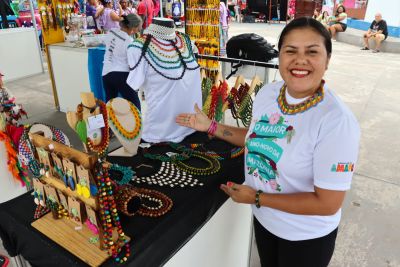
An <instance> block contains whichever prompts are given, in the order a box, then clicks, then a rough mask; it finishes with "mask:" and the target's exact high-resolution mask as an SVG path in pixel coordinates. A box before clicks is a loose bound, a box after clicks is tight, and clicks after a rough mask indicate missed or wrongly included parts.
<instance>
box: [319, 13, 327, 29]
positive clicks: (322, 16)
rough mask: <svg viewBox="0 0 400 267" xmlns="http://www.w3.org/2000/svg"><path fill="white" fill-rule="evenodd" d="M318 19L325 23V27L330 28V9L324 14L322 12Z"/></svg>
mask: <svg viewBox="0 0 400 267" xmlns="http://www.w3.org/2000/svg"><path fill="white" fill-rule="evenodd" d="M316 20H317V21H319V22H321V24H322V25H324V27H325V28H326V29H329V13H328V11H324V12H322V14H320V15H319V16H318V17H317V18H316Z"/></svg>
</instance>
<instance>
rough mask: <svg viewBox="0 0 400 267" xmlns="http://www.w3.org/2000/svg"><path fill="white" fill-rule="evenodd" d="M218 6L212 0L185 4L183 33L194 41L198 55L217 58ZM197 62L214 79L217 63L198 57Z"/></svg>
mask: <svg viewBox="0 0 400 267" xmlns="http://www.w3.org/2000/svg"><path fill="white" fill-rule="evenodd" d="M219 5H220V3H219V1H214V0H190V1H188V2H185V6H186V14H185V19H186V21H185V32H186V33H187V34H188V35H190V37H191V39H193V40H194V41H195V44H196V46H197V48H198V50H199V55H213V56H219V52H220V51H219V49H220V41H221V40H220V27H221V26H220V23H219V19H220V11H219ZM198 62H199V65H200V66H201V68H203V69H206V70H207V71H211V72H209V73H208V74H209V77H211V78H214V77H215V72H214V71H218V70H219V62H218V61H216V60H205V59H201V57H200V59H199V60H198ZM213 72H214V73H213ZM203 103H204V102H203Z"/></svg>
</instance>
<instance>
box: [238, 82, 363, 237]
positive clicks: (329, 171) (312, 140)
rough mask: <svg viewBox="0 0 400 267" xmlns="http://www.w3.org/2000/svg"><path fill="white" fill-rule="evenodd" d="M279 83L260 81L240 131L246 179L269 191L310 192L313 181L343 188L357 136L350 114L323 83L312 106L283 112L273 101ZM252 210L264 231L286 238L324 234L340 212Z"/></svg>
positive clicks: (346, 185)
mask: <svg viewBox="0 0 400 267" xmlns="http://www.w3.org/2000/svg"><path fill="white" fill-rule="evenodd" d="M282 85H283V82H277V83H273V84H269V85H267V86H265V87H264V88H262V89H261V90H260V92H259V93H258V95H257V97H256V99H255V101H254V106H253V120H252V123H251V125H250V127H249V132H248V134H247V136H246V149H245V151H246V154H245V155H246V157H245V174H246V184H247V185H249V186H251V187H252V188H254V189H256V190H262V191H263V192H266V193H270V194H291V193H298V192H314V186H316V187H319V188H323V189H328V190H338V191H346V190H348V189H349V188H350V184H351V179H352V176H353V172H354V166H355V163H356V161H357V156H358V148H359V140H360V130H359V126H358V122H357V120H356V118H355V117H354V115H353V114H352V112H351V111H350V110H349V109H348V108H347V107H346V106H345V105H344V104H343V102H342V101H341V100H340V99H339V98H338V97H337V96H336V95H335V94H334V93H333V92H332V91H330V90H329V89H328V88H327V87H326V86H324V92H325V94H324V98H323V100H322V101H321V102H320V103H319V104H318V105H317V106H315V107H313V108H310V109H308V110H307V111H305V112H303V113H298V114H294V115H284V114H283V113H282V112H281V110H280V108H279V106H278V102H277V98H278V95H279V91H280V89H281V87H282ZM288 101H290V102H294V101H296V100H295V99H293V98H290V97H289V99H288ZM293 104H295V103H293ZM252 209H253V213H254V216H255V217H256V218H257V220H258V221H259V222H260V223H261V224H262V225H263V226H264V227H265V228H266V229H267V230H268V231H270V232H271V233H273V234H274V235H276V236H278V237H280V238H283V239H286V240H292V241H296V240H307V239H313V238H318V237H322V236H325V235H327V234H329V233H330V232H332V231H333V230H334V229H335V228H336V227H337V226H338V225H339V221H340V217H341V210H339V211H338V212H337V213H336V214H334V215H332V216H309V215H297V214H291V213H287V212H283V211H280V210H276V209H272V208H268V207H261V208H256V207H255V205H252Z"/></svg>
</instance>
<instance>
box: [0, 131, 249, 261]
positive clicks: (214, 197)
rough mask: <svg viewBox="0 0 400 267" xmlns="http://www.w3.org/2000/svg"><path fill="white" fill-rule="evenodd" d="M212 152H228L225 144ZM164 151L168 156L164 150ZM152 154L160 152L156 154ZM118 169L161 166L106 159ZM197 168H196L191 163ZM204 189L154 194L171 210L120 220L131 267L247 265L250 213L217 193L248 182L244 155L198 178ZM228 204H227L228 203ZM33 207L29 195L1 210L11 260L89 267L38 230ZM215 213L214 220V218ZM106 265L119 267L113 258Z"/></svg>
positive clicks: (0, 230)
mask: <svg viewBox="0 0 400 267" xmlns="http://www.w3.org/2000/svg"><path fill="white" fill-rule="evenodd" d="M206 140H207V137H206V135H204V134H199V133H197V134H194V135H192V136H190V137H188V138H187V139H185V141H184V142H188V143H203V142H206ZM208 148H211V149H213V150H215V151H217V152H218V151H226V150H229V148H230V147H229V146H228V145H227V144H226V143H224V142H222V141H212V142H210V143H209V144H208ZM157 149H160V152H159V153H161V152H164V151H163V150H162V147H161V148H157ZM154 152H158V151H157V150H156V149H154ZM108 160H109V161H110V162H112V163H118V164H120V165H125V166H126V165H131V166H133V167H135V166H138V164H139V163H142V164H143V163H144V164H148V165H151V166H153V167H154V168H140V169H137V168H136V169H135V170H136V172H137V174H138V176H144V175H148V174H149V173H155V172H157V171H158V169H159V167H160V165H161V163H160V162H158V161H154V160H150V159H146V158H144V157H143V155H142V151H141V150H140V151H139V154H138V155H137V156H135V157H132V158H121V157H112V158H109V159H108ZM193 164H196V163H193ZM198 179H199V180H201V182H202V183H204V186H202V187H185V188H176V187H175V188H164V187H158V186H143V187H146V188H150V189H156V190H158V191H161V192H163V193H165V194H166V195H168V196H169V197H171V199H172V200H173V201H174V205H173V208H172V210H171V211H170V212H169V213H167V214H166V215H164V216H162V217H159V218H148V217H140V216H133V217H126V216H124V215H121V223H122V226H123V229H124V231H125V234H126V235H128V236H130V237H131V238H132V241H131V243H130V245H131V251H132V255H131V257H129V259H128V263H127V266H141V267H142V266H160V265H164V264H165V266H238V267H239V266H246V265H247V264H248V256H249V248H250V239H251V211H250V207H249V206H247V205H237V204H233V203H232V202H231V201H230V200H229V201H226V200H227V196H226V195H225V194H224V193H223V192H222V191H221V190H220V189H219V186H220V184H221V183H226V182H227V181H228V180H229V181H233V182H236V183H242V182H243V181H244V168H243V156H241V157H239V158H236V159H229V160H223V161H221V170H220V171H219V172H218V173H217V174H215V175H213V176H208V177H206V176H204V177H198ZM224 203H225V204H224ZM34 209H35V205H34V203H33V197H32V196H31V195H30V194H29V193H27V194H24V195H22V196H20V197H18V198H16V199H13V200H11V201H9V202H6V203H3V204H1V205H0V218H1V219H0V237H1V238H2V240H3V243H4V246H5V248H6V249H7V251H8V252H9V254H10V256H16V255H22V256H23V257H24V258H25V259H26V260H27V261H29V262H30V263H31V264H32V265H35V266H55V264H57V266H59V267H60V266H85V265H86V264H85V263H84V262H82V261H81V260H79V259H78V258H76V257H75V256H73V255H72V254H70V253H69V252H67V251H66V250H65V249H63V248H62V247H60V246H59V245H57V244H55V243H54V242H53V241H51V240H49V239H48V238H47V237H45V236H44V235H42V234H41V233H39V232H37V231H36V230H34V229H33V228H32V227H31V226H30V223H31V222H32V218H33V213H34ZM214 214H215V216H213V215H214ZM103 265H104V266H115V263H114V262H113V261H112V259H109V260H108V261H106V262H105V263H104V264H103Z"/></svg>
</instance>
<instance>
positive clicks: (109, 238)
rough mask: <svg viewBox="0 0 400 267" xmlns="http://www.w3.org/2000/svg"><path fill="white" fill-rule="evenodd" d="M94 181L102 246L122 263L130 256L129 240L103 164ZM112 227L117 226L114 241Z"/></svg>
mask: <svg viewBox="0 0 400 267" xmlns="http://www.w3.org/2000/svg"><path fill="white" fill-rule="evenodd" d="M96 182H97V186H98V189H99V194H98V195H99V206H100V221H101V224H102V229H103V239H104V243H105V244H104V247H105V248H106V249H108V253H109V255H111V256H112V257H113V258H114V260H115V261H116V262H118V263H123V262H125V261H127V260H128V257H129V256H130V247H129V242H128V240H127V239H126V237H125V234H124V232H123V230H122V227H121V223H120V220H119V215H118V212H117V204H116V203H115V200H114V196H113V188H112V184H111V179H110V176H109V175H108V171H107V168H106V167H104V166H103V165H101V166H99V171H98V174H97V181H96ZM114 227H116V228H117V232H118V240H117V241H116V242H115V243H114V241H113V230H114ZM123 248H125V255H124V256H119V254H120V253H121V252H122V250H123Z"/></svg>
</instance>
